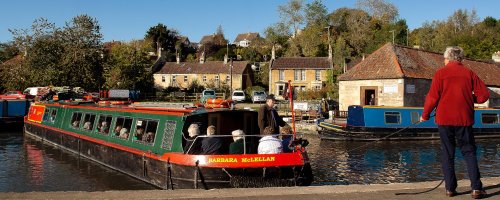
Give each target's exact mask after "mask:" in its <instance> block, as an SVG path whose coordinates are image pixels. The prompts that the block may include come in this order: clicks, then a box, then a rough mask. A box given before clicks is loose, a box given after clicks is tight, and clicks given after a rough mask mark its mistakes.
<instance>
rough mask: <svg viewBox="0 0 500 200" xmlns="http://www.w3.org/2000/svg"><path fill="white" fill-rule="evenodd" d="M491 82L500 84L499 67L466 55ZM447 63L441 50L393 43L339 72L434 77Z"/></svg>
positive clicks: (347, 76) (357, 76)
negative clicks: (436, 51) (435, 51)
mask: <svg viewBox="0 0 500 200" xmlns="http://www.w3.org/2000/svg"><path fill="white" fill-rule="evenodd" d="M462 63H463V64H464V65H465V66H466V67H467V68H469V69H471V70H472V71H474V72H475V73H476V74H477V75H478V76H479V78H481V79H482V80H483V81H484V82H485V84H486V85H488V86H500V76H499V74H500V67H498V66H497V65H495V64H492V63H488V62H481V61H475V60H468V59H465V60H464V61H463V62H462ZM443 66H444V58H443V54H442V53H434V52H429V51H424V50H419V49H414V48H409V47H403V46H399V45H393V44H390V43H387V44H385V45H384V46H382V47H381V48H379V49H378V50H376V51H375V52H373V53H372V54H371V55H370V56H368V57H367V58H366V59H365V60H364V61H362V62H360V63H359V64H357V65H356V66H354V67H353V68H352V69H351V70H349V71H347V72H346V73H344V74H342V75H340V76H339V78H338V80H340V81H349V80H374V79H395V78H418V79H432V78H433V76H434V74H435V73H436V71H437V70H438V69H439V68H441V67H443Z"/></svg>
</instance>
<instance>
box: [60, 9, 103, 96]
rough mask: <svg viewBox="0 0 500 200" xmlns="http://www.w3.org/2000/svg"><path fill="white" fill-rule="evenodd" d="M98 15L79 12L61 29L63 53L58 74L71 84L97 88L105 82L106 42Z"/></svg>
mask: <svg viewBox="0 0 500 200" xmlns="http://www.w3.org/2000/svg"><path fill="white" fill-rule="evenodd" d="M100 29H101V28H100V26H99V23H98V21H97V19H95V18H92V17H90V16H88V15H79V16H76V17H74V18H73V19H72V20H71V21H70V22H67V23H66V25H65V27H64V28H63V30H62V33H61V34H62V40H63V46H64V54H63V57H62V59H61V62H62V63H61V66H64V68H63V70H62V73H61V74H59V76H61V77H63V78H62V79H61V81H63V82H64V83H66V84H67V85H69V86H74V87H76V86H79V87H84V88H86V89H88V90H97V89H99V88H100V87H101V86H102V85H103V84H104V80H103V77H102V71H103V66H102V65H103V63H102V62H103V61H102V58H103V56H102V55H103V44H102V34H101V33H100Z"/></svg>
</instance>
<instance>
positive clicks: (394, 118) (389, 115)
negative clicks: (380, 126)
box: [385, 112, 401, 124]
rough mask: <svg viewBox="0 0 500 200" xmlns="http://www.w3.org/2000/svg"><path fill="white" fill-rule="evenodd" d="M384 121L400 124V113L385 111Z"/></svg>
mask: <svg viewBox="0 0 500 200" xmlns="http://www.w3.org/2000/svg"><path fill="white" fill-rule="evenodd" d="M385 123H386V124H400V123H401V113H399V112H385Z"/></svg>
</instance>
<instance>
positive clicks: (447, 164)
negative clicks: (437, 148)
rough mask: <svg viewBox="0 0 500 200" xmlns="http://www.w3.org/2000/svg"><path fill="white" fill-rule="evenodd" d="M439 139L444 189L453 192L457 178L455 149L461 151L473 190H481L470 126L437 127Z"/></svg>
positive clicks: (474, 144)
mask: <svg viewBox="0 0 500 200" xmlns="http://www.w3.org/2000/svg"><path fill="white" fill-rule="evenodd" d="M438 130H439V135H440V137H441V166H442V168H443V173H444V180H445V184H446V189H447V190H449V191H455V189H456V188H457V177H456V176H455V147H456V146H457V143H456V142H457V141H458V148H460V150H461V151H462V156H463V157H464V160H465V162H466V164H467V172H468V173H469V179H470V181H471V188H472V189H473V190H482V189H483V183H481V175H480V174H479V168H478V166H477V158H476V142H475V140H474V133H472V126H438Z"/></svg>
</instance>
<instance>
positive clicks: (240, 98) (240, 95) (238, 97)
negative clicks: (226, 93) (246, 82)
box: [231, 90, 245, 102]
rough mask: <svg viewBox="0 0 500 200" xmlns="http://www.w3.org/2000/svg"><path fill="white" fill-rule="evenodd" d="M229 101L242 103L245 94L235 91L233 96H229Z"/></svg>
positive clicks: (241, 91)
mask: <svg viewBox="0 0 500 200" xmlns="http://www.w3.org/2000/svg"><path fill="white" fill-rule="evenodd" d="M231 99H232V100H233V101H235V102H244V101H245V92H243V90H235V91H233V95H231Z"/></svg>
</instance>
